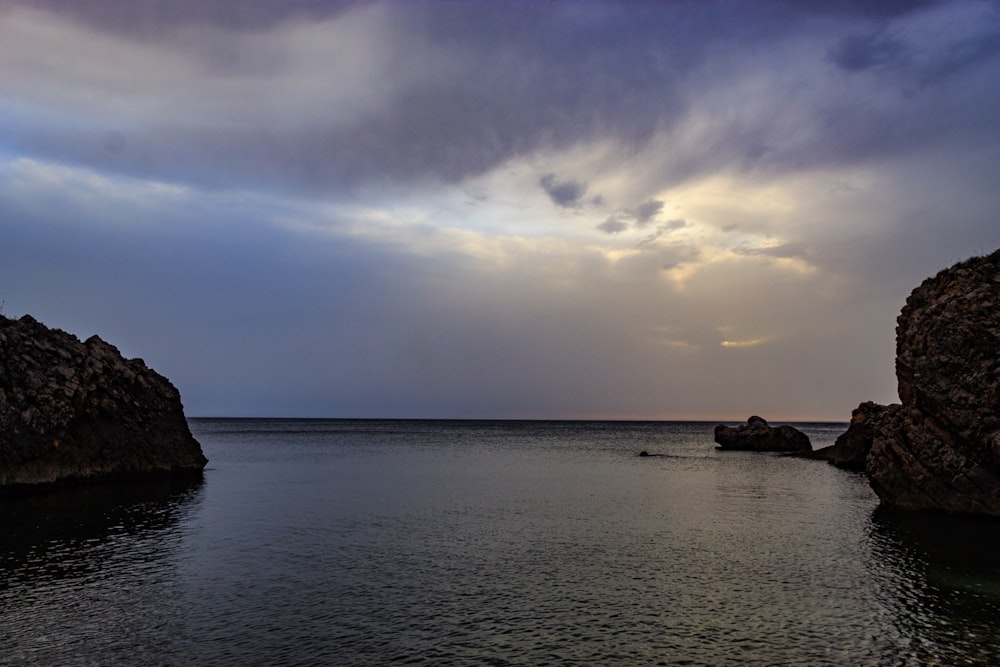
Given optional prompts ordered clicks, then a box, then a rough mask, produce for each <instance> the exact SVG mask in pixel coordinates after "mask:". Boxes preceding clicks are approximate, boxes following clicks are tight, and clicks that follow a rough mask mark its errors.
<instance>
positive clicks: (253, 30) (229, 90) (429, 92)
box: [0, 0, 1000, 220]
mask: <svg viewBox="0 0 1000 667" xmlns="http://www.w3.org/2000/svg"><path fill="white" fill-rule="evenodd" d="M936 7H937V5H935V4H934V3H923V2H893V3H852V2H825V3H787V2H777V1H775V2H763V3H760V4H759V5H757V4H755V5H749V4H747V5H742V4H740V5H735V6H734V5H730V4H720V3H715V2H704V3H663V4H658V3H635V4H615V3H604V2H551V3H523V4H522V3H518V4H516V5H511V4H509V3H451V2H398V3H354V2H332V3H331V2H320V1H318V0H312V1H310V0H293V1H291V2H288V3H274V2H265V1H264V0H255V1H251V2H232V3H228V2H213V3H204V2H195V1H194V0H183V1H181V2H166V1H164V2H153V3H132V2H125V0H115V1H113V2H96V1H91V2H80V3H61V2H55V1H54V0H47V1H46V2H41V3H27V2H12V1H11V0H6V2H3V4H2V5H0V8H4V10H5V11H6V10H9V11H8V15H9V16H12V17H15V18H17V17H18V16H20V18H19V19H18V20H21V21H24V22H25V24H26V25H27V24H37V23H38V22H41V23H44V24H46V25H49V26H52V25H63V24H59V23H58V21H59V20H60V19H68V20H69V21H70V22H71V23H70V24H67V25H69V28H67V30H69V32H68V33H65V34H64V33H58V37H57V39H58V43H54V44H51V45H46V46H43V47H42V50H43V51H44V50H45V49H50V50H51V49H60V48H62V49H66V53H65V57H64V58H62V59H61V60H60V59H58V58H56V57H55V55H53V59H52V60H50V61H46V60H45V58H44V55H45V54H44V53H43V52H39V53H38V54H36V55H35V56H34V57H32V58H30V59H27V60H24V61H20V62H17V63H11V65H10V71H11V72H14V73H15V75H14V76H13V78H12V79H11V81H10V83H9V85H7V86H5V89H6V92H5V94H4V95H5V98H6V99H7V100H8V101H10V102H12V103H13V107H12V110H11V111H8V117H17V118H18V122H17V123H13V124H6V125H4V126H3V127H2V128H0V143H4V144H8V145H10V146H12V147H13V148H14V149H15V150H17V151H19V152H22V153H24V154H30V155H36V156H38V157H41V158H44V159H52V160H56V161H67V162H73V163H76V164H85V165H90V166H93V167H96V168H99V169H102V170H107V171H114V172H118V173H122V174H131V175H136V176H139V177H143V178H157V179H163V180H169V181H176V182H184V183H190V184H195V185H198V186H199V187H205V186H209V187H220V188H225V187H253V188H259V187H265V188H276V189H282V188H291V189H298V190H304V191H311V192H318V193H337V192H347V191H353V190H356V189H357V188H361V187H365V186H367V185H372V184H373V185H393V184H410V183H414V182H416V183H428V182H459V181H462V180H463V179H466V178H469V177H471V176H476V175H479V174H483V173H485V172H488V171H489V170H491V169H493V168H495V167H497V166H498V165H501V164H503V163H504V162H506V161H508V160H510V159H512V158H515V157H517V156H522V155H526V154H530V153H531V152H532V151H538V150H560V149H564V148H568V147H572V146H575V145H578V144H580V143H581V142H588V141H593V140H595V139H603V140H613V141H616V142H618V143H620V144H621V145H624V146H627V147H631V148H633V149H639V148H641V147H642V146H643V145H645V143H646V142H647V141H648V140H649V139H650V138H651V137H653V136H654V135H655V134H656V133H663V132H670V131H671V130H673V129H675V128H676V127H677V126H678V124H679V123H682V122H683V121H684V120H685V119H688V118H690V116H691V114H695V113H700V111H699V109H698V98H699V94H698V93H699V91H711V90H713V89H714V88H715V86H736V85H738V84H739V83H740V82H741V81H742V80H745V79H748V78H751V77H753V76H754V75H755V72H753V71H746V72H741V71H740V69H739V67H740V65H739V63H740V62H743V61H745V60H747V59H745V58H743V57H742V56H741V55H740V54H759V53H767V49H768V48H770V47H771V46H772V45H775V44H781V43H782V42H783V41H784V40H788V39H792V38H798V37H799V36H800V35H809V34H810V32H815V33H816V36H815V38H814V39H815V40H816V43H815V51H814V52H813V53H810V52H809V51H808V50H806V51H804V52H802V53H799V54H796V57H795V59H796V60H801V62H802V63H803V64H806V63H809V62H810V60H811V59H815V60H817V61H821V60H822V58H823V57H824V55H826V57H827V58H828V59H829V61H830V62H831V63H833V64H834V66H835V67H838V68H842V69H844V70H846V71H850V72H855V73H857V72H863V71H866V70H872V69H886V68H880V67H877V66H879V65H887V64H890V63H894V62H895V61H896V59H898V58H900V57H902V55H903V54H905V55H906V56H907V57H908V58H909V57H910V56H912V57H913V59H914V62H916V63H918V64H919V65H920V67H921V68H922V69H921V71H922V75H921V74H914V73H913V72H909V73H906V72H901V73H896V74H893V75H892V76H898V77H900V78H898V79H893V78H890V79H887V80H886V81H885V82H884V85H883V88H884V89H886V90H889V91H892V90H898V91H900V92H899V95H900V97H901V98H902V97H904V95H905V93H906V91H907V89H908V87H909V88H912V87H913V85H915V84H916V85H928V82H930V83H933V82H935V81H939V80H942V79H944V78H946V77H948V76H950V75H953V74H954V73H956V72H960V71H961V72H964V71H968V70H970V69H973V68H975V67H976V66H977V65H978V64H981V63H983V62H985V61H988V60H989V59H991V58H994V57H995V55H996V50H997V48H998V47H997V46H996V45H997V44H998V43H1000V39H997V35H996V33H995V31H991V32H989V33H987V34H982V35H978V36H972V37H970V38H969V40H967V41H965V42H963V41H961V40H958V41H952V42H949V43H947V44H944V45H925V44H912V43H909V42H907V41H906V39H905V38H904V37H900V36H897V33H898V31H897V30H896V29H895V28H894V27H893V26H894V22H899V21H903V20H908V19H909V18H910V17H913V16H920V15H921V12H927V11H931V10H935V9H936ZM18 8H31V10H32V11H33V12H34V13H30V14H24V15H23V16H21V15H16V14H15V13H14V12H13V10H14V9H18ZM39 8H41V9H42V10H44V12H51V13H52V16H53V17H54V18H53V19H52V20H49V19H48V18H47V14H46V13H43V12H39V11H38V9H39ZM723 8H724V10H725V11H724V12H722V9H723ZM817 15H822V16H830V17H833V19H832V20H833V23H830V24H829V25H830V26H831V27H829V28H828V27H824V26H826V25H827V24H826V23H823V22H822V21H816V20H815V19H816V16H817ZM73 25H78V26H82V28H81V29H82V30H88V29H90V28H93V27H95V26H96V27H98V28H100V30H101V33H100V34H101V35H105V36H108V35H110V36H111V38H114V39H118V40H120V43H119V44H118V47H117V48H120V49H121V51H122V56H121V57H120V58H118V59H117V60H108V61H107V62H100V61H95V62H96V65H95V67H94V69H93V71H89V70H87V69H86V67H85V65H86V63H87V62H88V61H89V60H90V58H91V56H92V54H93V57H97V58H99V57H100V56H101V55H102V49H103V48H104V45H102V44H96V48H95V43H94V42H93V41H92V40H91V41H86V40H87V39H90V38H89V37H86V36H85V35H81V34H79V33H78V32H77V33H72V26H73ZM345 26H346V27H345ZM70 33H72V34H70ZM73 38H79V39H81V42H80V43H79V44H74V43H73V42H72V41H71V39H73ZM824 40H825V45H824V43H823V42H824ZM147 47H148V52H147V53H146V55H145V58H144V59H143V60H142V61H141V62H135V63H132V62H130V58H129V57H128V53H127V52H128V50H129V49H133V50H134V49H143V48H147ZM338 49H339V50H338ZM928 50H929V51H928ZM68 63H74V66H75V65H76V64H79V65H80V66H81V67H83V68H84V70H83V71H84V72H85V73H87V74H89V75H91V76H93V77H94V78H95V81H94V82H93V83H92V84H88V87H87V90H86V94H84V93H83V92H80V93H79V94H77V95H73V94H71V93H72V91H73V90H74V88H75V87H78V86H82V85H84V84H83V83H81V82H80V81H81V76H80V73H79V72H77V71H76V70H75V69H74V68H73V67H68V66H67V64H68ZM732 63H736V64H735V65H733V64H732ZM762 66H763V67H779V66H780V67H781V68H786V69H787V71H789V72H794V71H795V68H796V67H797V66H798V64H797V63H796V62H795V61H791V62H789V61H788V60H787V59H784V60H780V61H775V62H774V63H768V62H766V61H765V62H763V63H762ZM59 67H64V68H66V69H65V72H64V73H63V74H62V75H61V76H62V77H63V80H61V81H60V80H59V79H60V73H59V70H58V68H59ZM915 67H916V65H915ZM113 68H118V71H111V72H110V73H109V71H108V70H111V69H113ZM178 68H187V69H188V70H189V71H188V73H187V75H186V76H185V77H184V78H183V81H182V80H174V79H171V78H170V74H171V72H174V71H176V70H177V69H178ZM303 68H306V69H308V71H306V72H303V71H302V70H303ZM706 68H707V69H706ZM886 76H890V75H889V74H888V73H887V74H886ZM352 77H354V79H353V80H352ZM158 78H163V79H164V84H165V85H164V86H161V87H156V86H155V85H153V84H151V83H150V81H154V82H155V81H156V80H157V79H158ZM727 79H728V80H727ZM41 82H48V85H51V86H53V87H52V88H51V89H47V88H44V87H43V86H45V85H46V84H45V83H41ZM101 86H103V89H102V88H100V87H101ZM998 89H1000V87H998ZM345 90H346V92H345ZM806 90H807V89H805V88H801V87H795V86H792V87H791V88H790V89H789V90H787V91H786V90H781V89H776V90H772V91H771V92H770V95H771V96H772V97H773V98H775V99H782V100H785V101H786V103H787V104H788V105H790V106H789V109H796V108H801V109H802V110H803V111H804V112H808V115H805V114H804V115H803V116H802V118H801V119H800V120H798V121H797V122H799V123H803V124H804V123H808V122H810V121H811V120H812V119H815V122H816V126H815V128H816V129H814V130H813V131H812V133H813V134H815V135H816V136H815V140H814V141H813V140H810V134H809V133H807V132H805V131H802V130H799V131H787V128H784V127H781V126H779V125H777V124H775V125H774V126H773V127H772V126H770V125H769V123H770V121H769V120H768V118H767V117H763V118H739V119H738V120H737V122H733V123H729V124H720V125H719V127H718V128H717V133H716V137H715V140H714V141H712V142H711V143H710V144H709V145H706V146H704V147H703V150H701V151H699V152H697V153H692V154H691V155H689V156H686V155H684V154H679V155H678V158H677V160H676V161H675V164H673V165H672V166H671V167H670V168H667V169H664V171H663V173H661V174H651V177H654V176H655V177H658V178H659V179H660V181H661V183H660V185H661V186H663V185H670V184H671V183H679V182H683V181H684V180H686V179H690V178H693V177H696V176H697V175H699V174H702V173H708V172H712V171H715V170H717V169H720V168H727V167H729V166H737V167H739V166H740V165H743V166H744V167H746V164H747V160H748V159H749V158H748V155H752V156H756V157H754V158H753V165H752V166H753V168H754V169H769V170H770V171H771V173H773V172H774V170H775V169H779V170H794V169H802V168H804V167H810V166H816V165H822V164H825V163H838V162H840V163H842V162H850V161H853V160H857V159H860V158H862V157H868V156H870V155H872V154H873V153H875V154H893V153H899V152H901V151H902V152H905V151H911V150H916V149H917V145H916V144H917V143H918V142H919V141H925V140H928V141H929V140H936V139H939V138H940V137H941V136H942V132H941V124H940V115H939V114H937V113H936V111H935V114H931V113H928V114H923V113H921V112H920V111H919V110H914V109H911V111H910V112H909V113H908V115H907V121H906V123H905V124H903V125H900V123H899V122H898V118H897V117H896V114H895V110H896V109H895V107H893V108H888V107H886V108H873V109H872V110H870V111H868V112H867V113H866V114H865V115H859V114H857V113H850V112H851V111H853V109H852V108H851V107H850V106H849V104H848V100H849V99H850V98H849V97H845V98H843V102H840V101H838V99H837V98H835V97H833V98H831V99H830V100H825V99H823V97H822V95H821V90H822V86H820V87H818V88H816V89H814V90H813V91H812V92H810V93H809V96H808V97H804V95H805V91H806ZM790 96H791V97H790ZM997 97H998V93H992V94H990V95H989V96H988V97H986V98H985V99H983V100H982V101H981V104H983V105H985V107H986V108H988V109H989V108H996V107H997V106H998V105H1000V102H998V99H997ZM53 98H55V99H59V100H60V104H59V105H57V106H53V107H50V108H49V111H48V112H47V113H45V114H32V113H31V109H33V108H35V106H36V105H37V104H38V103H39V102H38V100H41V99H53ZM739 103H740V101H739V100H738V99H733V100H732V101H730V102H727V105H730V106H731V105H735V108H739ZM900 104H904V102H903V101H902V100H901V101H900ZM60 107H61V109H62V110H61V111H55V109H56V108H60ZM138 109H141V110H145V111H151V112H153V115H152V117H140V118H137V117H136V116H135V112H136V110H138ZM19 110H21V111H25V112H26V113H24V115H22V116H18V111H19ZM782 116H783V117H785V116H787V112H786V113H783V114H782ZM706 117H708V118H711V117H712V116H706ZM971 120H973V121H975V122H977V123H981V122H983V121H982V119H981V118H979V119H971ZM783 122H784V123H785V124H787V123H788V122H790V119H788V118H787V117H786V118H784V121H783ZM969 128H970V122H963V119H962V118H952V122H951V123H950V124H949V126H948V131H949V132H968V131H969ZM109 136H114V137H115V140H114V141H112V142H111V143H110V144H109V143H108V141H107V140H106V139H107V137H109ZM831 138H835V139H836V141H835V142H834V141H831ZM109 146H113V147H115V150H111V149H110V148H109ZM761 146H767V147H768V148H767V152H766V153H760V151H759V147H761ZM755 151H756V152H755ZM573 183H574V181H565V182H554V183H553V184H552V185H551V187H552V188H553V189H552V190H551V191H550V193H549V194H550V196H552V198H553V201H554V202H556V203H557V204H559V205H560V206H574V205H576V204H577V203H579V202H578V201H577V199H578V198H574V196H575V195H576V194H577V193H576V191H575V190H574V189H573ZM577 185H580V183H577ZM553 193H554V194H553ZM580 196H582V193H581V195H580ZM638 219H640V220H641V219H643V217H642V216H638Z"/></svg>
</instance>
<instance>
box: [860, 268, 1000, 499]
mask: <svg viewBox="0 0 1000 667" xmlns="http://www.w3.org/2000/svg"><path fill="white" fill-rule="evenodd" d="M896 378H897V381H898V385H899V397H900V400H901V402H902V407H899V408H896V409H893V410H887V411H886V412H885V413H883V416H882V417H880V418H879V419H877V420H874V424H873V431H872V442H871V451H870V453H869V454H868V458H867V461H866V472H867V473H868V478H869V481H870V482H871V486H872V488H873V489H874V490H875V492H876V493H877V494H878V496H879V498H880V499H881V500H882V501H883V502H884V503H886V504H888V505H894V506H897V507H901V508H906V509H943V510H949V511H955V512H970V513H977V514H989V515H993V516H1000V251H997V252H994V253H993V254H991V255H989V256H987V257H978V258H973V259H970V260H968V261H965V262H962V263H960V264H957V265H955V266H953V267H951V268H949V269H946V270H944V271H942V272H940V273H939V274H937V275H936V276H934V277H933V278H929V279H927V280H925V281H924V282H923V284H921V285H920V286H919V287H918V288H917V289H915V290H914V291H913V292H912V293H911V294H910V297H909V298H908V299H907V301H906V306H905V307H904V308H903V310H902V312H901V313H900V315H899V318H898V319H897V327H896Z"/></svg>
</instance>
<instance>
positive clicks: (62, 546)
mask: <svg viewBox="0 0 1000 667" xmlns="http://www.w3.org/2000/svg"><path fill="white" fill-rule="evenodd" d="M202 484H203V481H202V477H201V475H200V474H197V475H195V476H191V477H186V478H182V479H176V478H170V479H154V480H149V481H145V482H135V483H128V484H112V485H99V486H93V487H80V488H65V489H55V490H52V491H51V492H49V493H44V494H39V495H30V496H24V497H16V498H4V499H3V501H2V502H3V511H4V530H3V531H2V533H0V618H2V619H3V625H4V627H5V633H4V634H5V635H6V636H5V638H4V646H3V650H2V651H0V654H2V660H0V662H4V663H5V664H21V663H30V664H86V661H87V660H88V655H90V654H91V649H93V648H94V646H93V643H94V642H95V641H96V642H100V644H101V651H100V652H101V653H102V654H103V655H105V656H108V655H109V653H108V650H107V647H108V646H109V645H114V644H115V643H118V644H120V646H121V649H122V651H123V652H122V654H121V655H120V656H119V658H120V660H121V662H122V663H123V664H124V663H127V662H129V661H130V660H129V653H132V652H134V650H135V647H136V645H135V640H136V636H137V635H142V636H144V637H146V638H148V640H152V641H155V638H156V636H157V635H158V636H161V637H162V639H163V640H164V641H163V642H162V643H161V646H162V645H165V644H168V643H169V637H170V636H171V635H172V634H175V631H176V630H177V629H178V628H177V627H176V626H177V623H178V622H179V621H178V619H176V618H170V616H171V614H173V613H174V612H172V611H170V610H168V609H165V608H164V607H163V605H162V604H159V603H161V602H162V601H163V600H164V599H169V596H170V593H171V591H170V590H169V589H170V588H171V587H176V586H177V585H178V584H177V578H176V576H174V572H175V570H176V568H177V562H178V559H179V557H180V549H179V545H180V542H181V538H182V531H181V530H179V526H181V524H183V523H184V522H185V518H186V517H188V516H190V514H191V513H192V512H194V511H195V509H196V507H197V505H198V504H199V503H200V498H201V492H202ZM112 653H113V651H112Z"/></svg>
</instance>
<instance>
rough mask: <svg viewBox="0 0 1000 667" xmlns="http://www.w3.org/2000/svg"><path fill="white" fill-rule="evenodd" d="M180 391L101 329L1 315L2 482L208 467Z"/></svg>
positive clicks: (12, 484) (18, 483)
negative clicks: (78, 332) (77, 329)
mask: <svg viewBox="0 0 1000 667" xmlns="http://www.w3.org/2000/svg"><path fill="white" fill-rule="evenodd" d="M206 462H207V459H206V458H205V455H204V454H203V453H202V451H201V445H199V444H198V442H197V441H196V440H195V439H194V438H193V437H192V436H191V431H190V430H189V429H188V424H187V421H186V419H185V418H184V411H183V407H182V405H181V400H180V394H179V393H178V392H177V389H176V388H174V386H173V385H172V384H171V383H170V382H169V381H168V380H167V379H166V378H164V377H163V376H162V375H159V374H158V373H156V372H155V371H153V370H151V369H149V368H147V367H146V364H145V363H144V362H143V361H142V360H141V359H124V358H123V357H122V356H121V354H120V353H119V352H118V350H117V349H116V348H115V347H114V346H113V345H110V344H108V343H106V342H104V341H103V340H101V339H100V338H98V337H97V336H92V337H90V338H88V339H87V340H86V342H83V343H81V342H80V340H79V339H78V338H76V337H75V336H72V335H70V334H68V333H66V332H64V331H60V330H58V329H49V328H47V327H45V326H44V325H42V324H40V323H39V322H37V321H36V320H34V319H33V318H32V317H30V316H28V315H25V316H24V317H22V318H21V319H19V320H11V319H7V318H5V317H2V316H0V489H3V490H10V489H12V488H19V487H22V486H24V485H33V484H41V483H47V482H60V481H71V480H81V479H99V478H109V477H134V476H137V475H148V474H153V473H159V474H166V473H180V472H192V471H195V472H199V473H200V471H201V469H202V468H204V466H205V463H206Z"/></svg>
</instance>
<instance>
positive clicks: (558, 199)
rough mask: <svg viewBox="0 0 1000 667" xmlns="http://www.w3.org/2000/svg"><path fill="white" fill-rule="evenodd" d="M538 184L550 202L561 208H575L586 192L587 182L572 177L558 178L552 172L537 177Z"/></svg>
mask: <svg viewBox="0 0 1000 667" xmlns="http://www.w3.org/2000/svg"><path fill="white" fill-rule="evenodd" d="M538 184H539V185H540V186H541V187H542V189H543V190H545V194H547V195H548V196H549V199H551V200H552V203H553V204H555V205H556V206H562V207H563V208H576V207H577V206H579V205H580V202H581V201H582V200H583V196H584V195H585V194H587V184H586V183H581V182H580V181H577V180H575V179H572V178H567V179H565V180H559V179H557V178H556V175H555V174H553V173H548V174H545V175H544V176H542V177H541V178H540V179H538Z"/></svg>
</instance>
